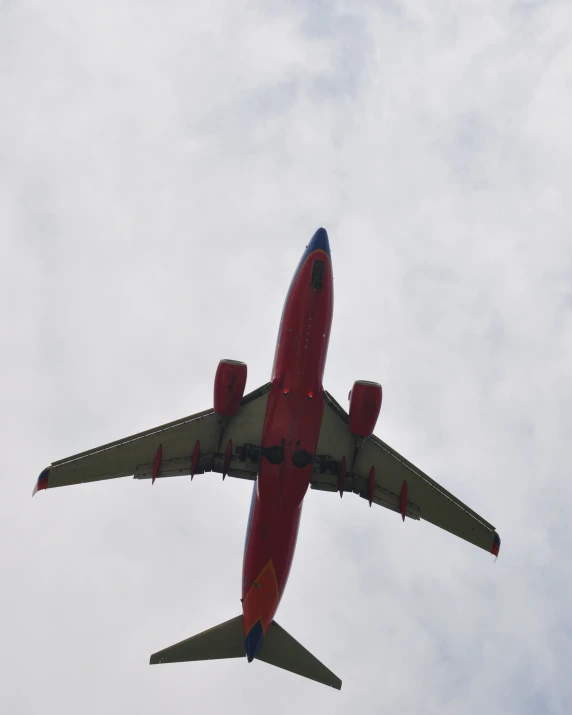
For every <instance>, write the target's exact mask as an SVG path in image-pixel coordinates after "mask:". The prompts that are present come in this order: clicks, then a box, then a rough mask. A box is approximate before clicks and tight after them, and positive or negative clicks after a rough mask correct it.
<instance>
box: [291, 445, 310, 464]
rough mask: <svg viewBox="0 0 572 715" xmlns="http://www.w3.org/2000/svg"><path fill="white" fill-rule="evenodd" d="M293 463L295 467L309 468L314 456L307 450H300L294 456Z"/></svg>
mask: <svg viewBox="0 0 572 715" xmlns="http://www.w3.org/2000/svg"><path fill="white" fill-rule="evenodd" d="M292 462H293V463H294V466H295V467H299V468H300V469H301V468H302V467H307V466H308V464H310V463H311V462H312V455H311V454H310V452H307V451H306V450H305V449H298V450H296V451H295V452H294V454H293V455H292Z"/></svg>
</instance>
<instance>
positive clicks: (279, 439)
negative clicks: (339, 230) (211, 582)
mask: <svg viewBox="0 0 572 715" xmlns="http://www.w3.org/2000/svg"><path fill="white" fill-rule="evenodd" d="M332 312H333V277H332V265H331V260H330V248H329V244H328V236H327V233H326V231H325V230H324V229H319V230H318V231H317V232H316V233H315V235H314V237H313V238H312V240H311V242H310V244H309V245H308V247H307V249H306V252H305V253H304V255H303V256H302V260H301V261H300V264H299V266H298V268H297V270H296V273H295V274H294V278H293V279H292V283H291V285H290V290H289V292H288V295H287V297H286V302H285V304H284V309H283V313H282V321H281V323H280V329H279V333H278V344H277V346H276V355H275V358H274V368H273V371H272V389H271V391H270V393H269V395H268V406H267V408H266V416H265V420H264V428H263V433H262V455H261V458H260V468H259V473H258V479H257V481H256V484H255V486H254V490H253V494H252V505H251V511H250V517H249V523H248V528H247V534H246V546H245V552H244V564H243V572H242V608H243V614H244V635H245V643H246V653H247V656H248V659H249V660H252V658H254V656H255V655H256V652H257V651H258V649H259V648H260V646H261V644H262V641H263V638H264V635H265V633H266V631H267V629H268V628H269V626H270V624H271V623H272V620H273V618H274V614H275V613H276V609H277V608H278V604H279V602H280V599H281V597H282V593H283V592H284V588H285V586H286V582H287V580H288V575H289V573H290V567H291V565H292V559H293V556H294V550H295V547H296V539H297V536H298V527H299V524H300V516H301V513H302V502H303V499H304V496H305V494H306V491H307V489H308V486H309V484H310V477H311V474H312V463H311V458H312V456H313V455H314V454H315V451H316V446H317V443H318V437H319V434H320V426H321V423H322V410H323V399H322V389H323V388H322V379H323V375H324V366H325V362H326V355H327V351H328V342H329V338H330V327H331V324H332Z"/></svg>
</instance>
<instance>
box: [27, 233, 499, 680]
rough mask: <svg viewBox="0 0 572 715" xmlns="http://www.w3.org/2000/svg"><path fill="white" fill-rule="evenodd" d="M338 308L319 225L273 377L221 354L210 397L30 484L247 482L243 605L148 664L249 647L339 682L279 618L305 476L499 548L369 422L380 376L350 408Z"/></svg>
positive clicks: (294, 289) (293, 293) (354, 395)
mask: <svg viewBox="0 0 572 715" xmlns="http://www.w3.org/2000/svg"><path fill="white" fill-rule="evenodd" d="M332 314H333V275H332V261H331V254H330V245H329V239H328V234H327V232H326V230H325V229H324V228H319V229H318V230H317V231H316V233H315V234H314V235H313V237H312V239H311V241H310V243H309V244H308V246H307V247H306V250H305V252H304V254H303V255H302V258H301V260H300V262H299V264H298V267H297V268H296V271H295V273H294V277H293V278H292V282H291V284H290V288H289V290H288V294H287V296H286V300H285V303H284V308H283V312H282V319H281V322H280V328H279V331H278V341H277V345H276V352H275V357H274V365H273V368H272V377H271V380H270V382H268V383H267V384H265V385H262V387H259V388H258V389H256V390H254V391H253V392H250V393H249V394H247V395H244V390H245V386H246V375H247V367H246V364H245V363H243V362H239V361H236V360H227V359H223V360H221V361H220V363H219V365H218V368H217V371H216V376H215V380H214V407H213V408H212V409H208V410H205V411H204V412H199V413H197V414H194V415H191V416H189V417H184V418H183V419H179V420H175V421H174V422H169V423H167V424H164V425H161V426H159V427H155V428H153V429H150V430H146V431H145V432H139V433H138V434H134V435H131V436H130V437H126V438H124V439H120V440H118V441H116V442H111V443H109V444H105V445H103V446H101V447H97V448H96V449H91V450H88V451H87V452H81V453H80V454H76V455H73V456H71V457H67V458H65V459H61V460H58V461H56V462H53V463H52V464H51V466H49V467H47V468H46V469H44V470H43V471H42V472H41V474H40V476H39V477H38V480H37V483H36V486H35V488H34V492H33V493H34V494H35V493H36V492H37V491H40V490H43V489H51V488H54V487H63V486H68V485H71V484H81V483H83V482H93V481H98V480H103V479H114V478H116V477H126V476H133V477H134V478H135V479H151V483H152V484H153V483H155V480H156V479H163V478H166V477H178V476H182V475H190V477H191V480H192V479H193V477H194V476H195V475H196V474H204V473H205V472H215V473H222V478H223V480H224V479H225V477H226V476H229V477H237V478H239V479H246V480H251V481H252V482H253V489H252V499H251V506H250V513H249V516H248V525H247V529H246V542H245V547H244V559H243V570H242V598H241V602H242V613H241V614H240V615H239V616H237V617H236V618H233V619H231V620H229V621H226V622H225V623H222V624H220V625H218V626H215V627H214V628H211V629H209V630H207V631H204V632H202V633H200V634H198V635H196V636H193V637H191V638H187V639H186V640H183V641H181V642H180V643H177V644H176V645H173V646H170V647H168V648H165V649H164V650H161V651H159V652H157V653H155V654H153V655H152V656H151V660H150V662H151V664H156V663H173V662H183V661H196V660H211V659H219V658H241V657H242V658H243V657H244V656H245V655H246V658H247V660H248V662H249V663H250V662H252V661H253V660H254V659H256V660H260V661H263V662H266V663H269V664H271V665H275V666H277V667H280V668H283V669H285V670H289V671H291V672H293V673H296V674H298V675H301V676H304V677H306V678H310V679H312V680H315V681H317V682H319V683H323V684H325V685H329V686H331V687H333V688H337V689H338V690H339V689H341V686H342V681H341V680H340V679H339V678H338V677H337V676H336V675H334V673H332V671H330V670H329V669H328V668H327V667H326V666H325V665H323V664H322V663H321V662H320V661H319V660H318V659H317V658H316V657H315V656H313V655H312V654H311V653H310V652H309V651H308V650H306V649H305V648H304V647H303V646H302V645H301V644H300V643H298V641H296V640H295V639H294V638H293V637H292V636H291V635H289V634H288V633H287V632H286V631H285V630H284V629H283V628H281V626H279V625H278V623H277V622H276V621H275V620H274V616H275V614H276V611H277V609H278V605H279V603H280V600H281V598H282V596H283V594H284V589H285V587H286V582H287V580H288V575H289V573H290V567H291V565H292V559H293V556H294V550H295V547H296V539H297V534H298V527H299V525H300V517H301V514H302V505H303V502H304V497H305V495H306V493H307V491H308V487H310V488H312V489H316V490H321V491H325V492H332V493H335V492H338V493H339V495H340V497H343V495H344V493H345V492H351V493H352V494H357V495H358V496H360V497H362V498H363V499H364V500H366V501H367V502H368V503H369V506H370V507H371V505H372V504H378V505H380V506H383V507H385V508H386V509H389V510H390V511H393V512H396V513H397V514H399V515H401V518H402V519H403V521H405V519H406V518H408V519H413V520H425V521H429V522H431V523H432V524H435V525H436V526H439V527H441V528H442V529H445V530H447V531H449V532H450V533H451V534H454V535H455V536H458V537H460V538H461V539H465V540H466V541H468V542H470V543H472V544H475V545H476V546H479V547H480V548H482V549H484V550H485V551H488V552H491V553H492V554H494V555H495V556H498V553H499V549H500V538H499V535H498V534H497V532H496V530H495V528H494V527H493V526H492V525H491V524H489V523H488V522H487V521H485V520H484V519H483V518H482V517H481V516H479V515H478V514H476V513H475V512H474V511H472V510H471V509H470V508H469V507H468V506H466V505H465V504H463V503H462V502H461V501H459V500H458V499H457V498H456V497H454V496H453V495H452V494H451V493H449V492H448V491H447V490H446V489H444V488H443V487H442V486H440V485H439V484H438V483H437V482H435V481H434V480H433V479H431V478H430V477H428V476H427V475H426V474H424V473H423V472H422V471H421V470H420V469H418V468H417V467H415V466H414V465H413V464H412V463H411V462H409V461H408V460H407V459H405V458H404V457H402V456H401V455H400V454H398V453H397V452H396V451H395V450H394V449H392V448H391V447H390V446H389V445H387V444H386V443H385V442H383V441H382V440H381V439H379V438H378V437H376V436H375V435H374V434H373V431H374V428H375V425H376V422H377V419H378V416H379V412H380V409H381V403H382V388H381V385H380V384H379V383H377V382H370V381H366V380H357V381H355V382H354V385H353V387H352V390H351V392H350V394H349V408H348V411H347V412H346V411H345V410H344V409H343V407H341V406H340V405H339V404H338V402H336V400H335V399H334V398H333V397H332V396H331V395H330V394H329V393H328V392H327V391H326V390H324V388H323V386H322V378H323V375H324V367H325V363H326V355H327V351H328V342H329V337H330V327H331V324H332Z"/></svg>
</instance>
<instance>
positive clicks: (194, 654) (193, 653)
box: [150, 615, 342, 690]
mask: <svg viewBox="0 0 572 715" xmlns="http://www.w3.org/2000/svg"><path fill="white" fill-rule="evenodd" d="M245 655H246V649H245V644H244V621H243V616H242V615H240V616H237V617H236V618H232V619H231V620H230V621H226V622H225V623H221V624H220V626H215V627H214V628H209V630H208V631H203V632H202V633H199V634H198V635H196V636H193V637H192V638H187V639H186V640H184V641H181V642H180V643H177V644H175V645H172V646H170V647H169V648H165V649H164V650H160V651H159V652H158V653H154V654H153V655H152V656H151V661H150V663H151V665H155V664H157V663H182V662H184V661H188V660H216V659H219V658H243V657H244V656H245ZM255 659H256V660H262V661H264V662H265V663H268V664H270V665H275V666H276V667H278V668H283V669H284V670H289V671H290V672H291V673H296V675H302V676H304V677H305V678H310V680H315V681H316V682H318V683H323V684H324V685H329V686H330V687H332V688H336V689H337V690H340V689H341V687H342V681H341V680H340V679H339V678H338V677H337V676H336V675H334V674H333V673H332V671H331V670H328V668H326V666H325V665H323V663H320V661H319V660H318V659H317V658H315V657H314V656H313V655H312V654H311V653H310V651H308V650H306V649H305V648H304V646H303V645H300V643H298V641H297V640H295V639H294V638H292V636H291V635H290V634H288V633H287V632H286V631H285V630H284V629H283V628H282V627H281V626H279V625H278V623H276V621H272V623H271V625H270V628H269V629H268V631H267V633H266V635H265V636H264V640H263V642H262V646H261V647H260V650H259V651H258V653H257V654H256V656H255Z"/></svg>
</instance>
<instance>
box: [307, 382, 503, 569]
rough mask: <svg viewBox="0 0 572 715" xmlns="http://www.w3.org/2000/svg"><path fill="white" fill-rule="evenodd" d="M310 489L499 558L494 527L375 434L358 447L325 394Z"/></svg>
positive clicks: (344, 414) (345, 416)
mask: <svg viewBox="0 0 572 715" xmlns="http://www.w3.org/2000/svg"><path fill="white" fill-rule="evenodd" d="M342 460H344V461H345V463H346V465H347V469H346V471H345V474H344V473H343V466H342V464H343V461H342ZM311 486H312V488H313V489H321V490H323V491H339V492H340V494H343V492H344V491H352V492H354V493H356V494H358V495H359V496H361V497H363V498H365V499H368V500H369V501H370V502H375V503H376V504H379V505H381V506H384V507H386V508H388V509H391V510H392V511H396V512H398V513H401V514H402V515H403V518H405V516H407V517H409V518H411V519H423V520H425V521H429V522H431V523H432V524H435V525H436V526H439V527H440V528H442V529H445V530H446V531H449V532H450V533H452V534H454V535H455V536H458V537H460V538H461V539H465V541H469V542H470V543H472V544H475V546H479V547H480V548H481V549H484V550H486V551H489V552H491V553H493V554H495V555H498V552H499V549H500V538H499V535H498V534H497V532H496V531H495V528H494V526H492V524H489V522H487V521H486V520H485V519H483V518H482V517H481V516H479V514H477V513H476V512H474V511H473V510H472V509H470V508H469V507H468V506H467V505H466V504H463V502H461V501H460V500H459V499H457V498H456V497H455V496H453V495H452V494H451V493H450V492H448V491H447V490H446V489H444V488H443V487H442V486H441V485H440V484H438V483H437V482H436V481H434V480H433V479H431V478H430V477H429V476H427V475H426V474H425V473H424V472H422V471H421V470H420V469H418V468H417V467H416V466H415V465H413V464H412V463H411V462H409V461H408V460H407V459H405V458H404V457H402V456H401V455H400V454H398V453H397V452H396V451H395V450H394V449H392V448H391V447H390V446H389V445H387V444H386V443H385V442H383V441H382V440H381V439H379V438H378V437H376V436H375V435H373V436H372V437H368V438H367V439H365V440H363V441H362V443H361V444H360V445H358V444H356V441H355V439H354V437H353V435H352V434H351V432H350V429H349V416H348V414H347V412H346V411H345V410H344V409H343V408H342V407H341V406H340V405H339V404H338V403H337V402H336V400H335V399H334V398H333V397H332V396H331V395H330V394H329V393H328V392H326V391H324V416H323V419H322V427H321V431H320V438H319V440H318V448H317V456H316V459H315V464H314V470H313V475H312V483H311Z"/></svg>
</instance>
